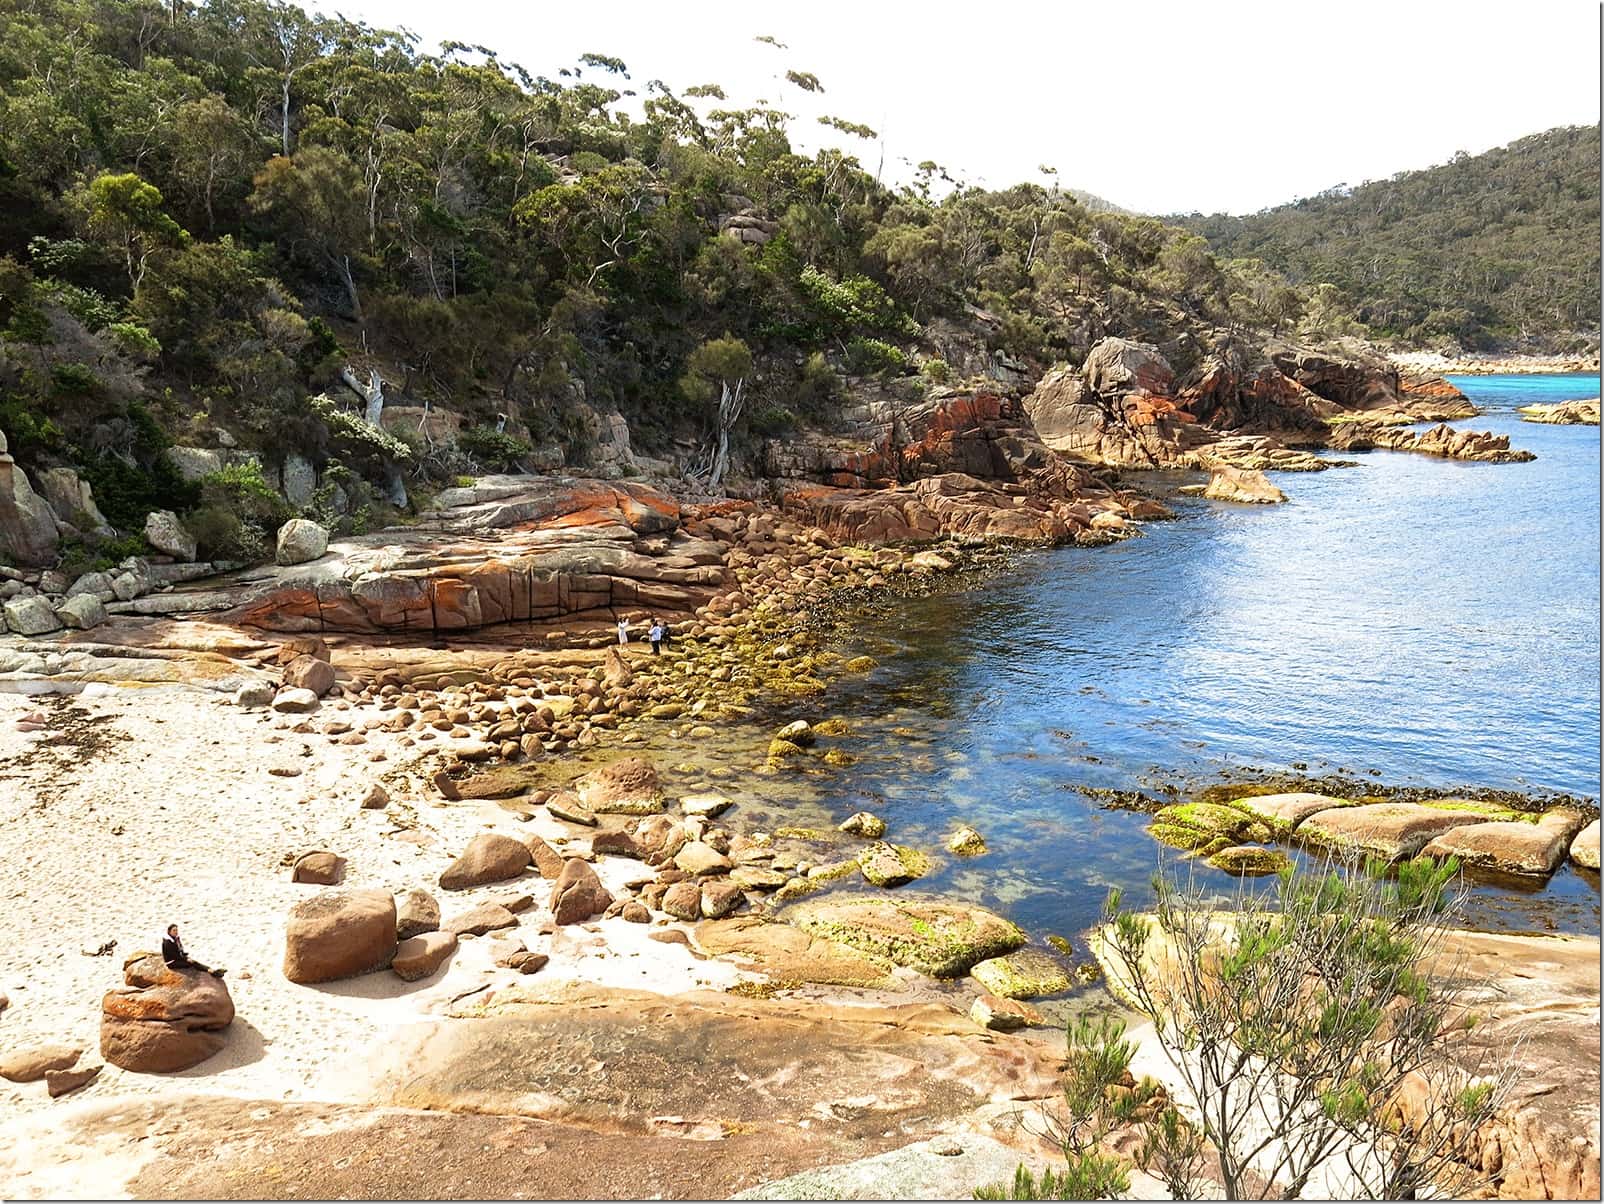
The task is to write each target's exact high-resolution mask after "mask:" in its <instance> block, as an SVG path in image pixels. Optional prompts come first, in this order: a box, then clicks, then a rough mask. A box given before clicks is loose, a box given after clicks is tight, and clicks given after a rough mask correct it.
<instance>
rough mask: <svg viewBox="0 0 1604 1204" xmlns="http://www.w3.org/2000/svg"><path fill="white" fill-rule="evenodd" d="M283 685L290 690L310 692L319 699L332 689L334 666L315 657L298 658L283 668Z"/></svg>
mask: <svg viewBox="0 0 1604 1204" xmlns="http://www.w3.org/2000/svg"><path fill="white" fill-rule="evenodd" d="M284 685H285V688H286V689H291V690H310V691H311V692H312V693H313V694H316V695H317V696H318V697H319V698H321V697H323V695H325V694H327V693H328V692H329V691H330V690H332V689H333V688H334V666H333V665H331V664H329V662H328V661H326V660H319V659H318V658H317V657H315V656H298V657H296V658H295V659H294V660H292V661H291V662H290V663H289V664H287V665H285V666H284Z"/></svg>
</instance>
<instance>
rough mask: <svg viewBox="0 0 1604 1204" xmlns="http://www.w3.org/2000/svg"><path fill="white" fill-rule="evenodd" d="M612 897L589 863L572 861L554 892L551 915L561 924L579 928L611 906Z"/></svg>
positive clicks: (572, 859)
mask: <svg viewBox="0 0 1604 1204" xmlns="http://www.w3.org/2000/svg"><path fill="white" fill-rule="evenodd" d="M612 903H613V896H612V895H611V894H610V893H609V892H608V890H607V888H606V887H605V886H603V885H602V883H601V879H600V878H598V877H596V871H595V870H593V869H591V868H590V865H589V863H588V862H584V861H581V860H580V859H579V858H577V857H571V858H569V859H568V861H567V862H566V863H565V864H564V865H563V871H562V873H561V874H559V875H558V876H557V881H556V882H555V883H553V884H552V888H551V914H552V918H553V919H555V920H556V921H557V923H559V924H578V923H580V922H581V921H584V920H588V919H590V917H591V916H594V915H600V914H601V913H602V912H604V911H606V910H607V909H608V908H609V907H611V906H612Z"/></svg>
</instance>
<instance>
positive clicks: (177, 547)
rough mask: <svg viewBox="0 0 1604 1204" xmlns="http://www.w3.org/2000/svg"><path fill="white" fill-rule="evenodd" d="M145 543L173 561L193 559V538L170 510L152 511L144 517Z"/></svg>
mask: <svg viewBox="0 0 1604 1204" xmlns="http://www.w3.org/2000/svg"><path fill="white" fill-rule="evenodd" d="M145 542H147V543H148V544H150V546H151V547H153V548H155V549H156V550H157V551H158V552H162V553H165V554H166V555H168V556H171V557H172V558H173V559H174V560H182V561H184V562H186V563H187V562H189V561H192V560H194V559H195V537H194V536H193V535H191V534H190V533H189V532H188V531H187V530H185V528H184V524H183V523H181V522H179V521H178V515H176V514H174V513H173V512H172V511H171V510H152V511H151V512H150V513H149V514H147V515H146V516H145Z"/></svg>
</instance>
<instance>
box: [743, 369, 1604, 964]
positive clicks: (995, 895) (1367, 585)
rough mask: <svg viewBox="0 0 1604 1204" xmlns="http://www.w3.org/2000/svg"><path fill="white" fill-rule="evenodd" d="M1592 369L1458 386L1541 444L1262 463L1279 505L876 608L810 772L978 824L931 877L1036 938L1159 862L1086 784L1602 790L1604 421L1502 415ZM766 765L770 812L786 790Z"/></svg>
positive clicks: (1523, 896)
mask: <svg viewBox="0 0 1604 1204" xmlns="http://www.w3.org/2000/svg"><path fill="white" fill-rule="evenodd" d="M1597 384H1598V382H1597V380H1596V379H1595V378H1587V377H1581V378H1576V377H1571V378H1523V379H1520V380H1518V381H1516V382H1515V383H1513V384H1511V383H1509V382H1508V381H1507V380H1505V379H1504V378H1479V379H1470V380H1466V381H1463V382H1461V387H1463V388H1465V389H1466V391H1467V392H1468V393H1469V394H1470V395H1471V397H1472V398H1473V399H1475V400H1477V401H1478V403H1479V404H1481V405H1483V406H1484V408H1487V409H1488V410H1489V413H1488V414H1486V415H1484V416H1483V417H1481V418H1477V419H1473V420H1471V422H1470V425H1473V426H1475V427H1476V428H1477V429H1489V428H1490V429H1492V430H1494V431H1498V432H1505V433H1508V434H1510V435H1511V437H1512V441H1513V442H1514V443H1515V445H1516V446H1519V447H1526V448H1529V449H1530V450H1532V451H1534V452H1536V453H1537V456H1538V460H1537V461H1536V462H1534V463H1531V464H1521V465H1484V464H1460V463H1453V462H1449V461H1442V460H1435V459H1430V458H1427V457H1422V456H1413V455H1406V454H1401V453H1391V452H1375V453H1370V454H1364V455H1360V456H1359V457H1358V459H1359V460H1360V466H1359V467H1357V468H1349V469H1333V470H1331V471H1329V472H1325V473H1317V474H1292V473H1288V474H1276V476H1277V478H1278V479H1277V483H1278V484H1279V485H1281V487H1282V488H1283V489H1284V490H1285V491H1286V493H1287V494H1288V496H1289V498H1290V499H1291V500H1290V502H1289V503H1288V504H1286V505H1284V506H1275V507H1263V508H1260V507H1234V506H1229V505H1225V504H1219V503H1210V502H1204V501H1202V500H1200V499H1191V498H1184V497H1183V498H1179V499H1177V501H1176V506H1177V509H1178V511H1179V513H1180V515H1181V517H1180V520H1179V521H1177V522H1174V523H1166V524H1150V525H1148V526H1147V527H1146V530H1145V534H1144V536H1143V537H1142V538H1140V539H1136V540H1131V541H1128V542H1126V543H1123V544H1120V545H1117V546H1114V547H1111V548H1104V549H1097V550H1082V549H1073V548H1066V549H1060V550H1057V551H1052V552H1044V553H1040V554H1032V555H1027V556H1022V557H1020V558H1019V559H1018V560H1017V561H1016V562H1015V563H1014V565H1013V566H1012V567H1011V568H1010V569H1009V570H1008V571H1007V572H1005V573H1004V574H1003V575H1002V576H1001V577H1000V578H996V579H993V580H990V581H988V582H986V583H985V584H984V586H983V587H982V588H977V589H973V590H969V591H965V592H960V593H956V594H949V595H946V596H942V597H932V598H924V599H917V600H902V601H897V602H896V603H894V604H891V605H887V606H882V607H878V608H876V610H875V611H872V612H870V613H869V614H867V615H865V616H864V625H865V630H866V633H867V635H868V638H867V639H858V640H857V641H855V642H852V643H851V651H853V652H857V651H863V650H868V651H871V652H872V653H873V655H875V656H876V657H877V658H878V659H880V661H881V662H882V666H881V668H880V669H878V670H876V671H875V672H874V673H873V674H872V675H870V677H868V678H866V679H861V680H860V681H858V682H857V683H855V684H850V685H843V686H838V687H835V688H833V689H832V690H831V693H830V695H829V697H828V699H827V702H826V705H827V706H828V707H829V709H830V711H831V712H835V713H841V714H844V715H846V716H848V717H849V718H850V719H851V720H852V721H853V723H854V725H855V726H856V728H857V730H858V735H857V738H849V739H844V740H842V741H841V742H840V743H841V744H842V746H843V747H844V748H847V749H848V750H850V751H852V752H854V753H857V754H859V755H860V756H861V758H862V759H861V761H860V762H859V764H858V765H857V766H856V767H855V768H854V769H852V770H850V771H847V772H845V773H843V774H841V775H838V776H837V775H832V776H831V777H830V778H829V779H828V780H826V781H823V782H811V781H810V782H809V785H808V788H807V789H806V790H804V791H799V792H798V793H799V795H802V796H805V797H806V801H807V803H808V804H809V805H808V807H807V809H808V810H809V811H810V812H811V811H815V810H822V811H824V812H827V813H828V815H829V816H831V817H833V818H834V819H836V820H839V819H840V818H842V817H844V816H845V815H847V814H850V813H851V812H852V811H855V810H859V809H864V808H867V809H870V810H874V811H876V812H877V813H878V814H880V815H882V816H883V817H884V818H885V819H886V820H887V822H888V823H889V824H890V825H891V828H892V833H893V835H894V837H896V838H899V839H906V840H909V841H910V842H913V843H920V844H922V845H925V846H926V847H931V846H933V847H936V848H940V846H941V843H942V842H943V840H944V837H945V836H946V835H947V834H948V833H950V832H951V831H952V829H953V828H955V827H956V826H957V825H958V824H960V823H970V824H973V825H974V826H976V827H977V828H979V829H980V831H981V832H982V833H983V834H984V835H985V837H986V839H987V842H988V844H989V845H990V848H991V851H990V852H989V853H988V854H987V855H985V856H984V857H982V858H980V859H978V860H974V861H960V860H959V859H957V858H953V857H950V856H947V858H946V861H945V863H944V864H943V865H942V867H941V869H940V871H939V872H938V874H937V875H936V876H935V877H934V878H932V879H931V880H930V882H929V885H931V886H932V887H934V888H936V889H947V890H952V891H954V892H955V893H959V894H962V895H965V896H967V897H971V898H975V899H977V900H979V901H983V902H985V903H988V904H990V905H992V906H996V907H999V908H1000V909H1001V910H1003V911H1005V912H1007V913H1008V914H1010V915H1012V916H1013V917H1014V918H1016V919H1017V920H1019V921H1020V922H1022V923H1024V924H1026V925H1027V926H1029V927H1031V928H1033V929H1035V930H1037V931H1038V932H1040V931H1057V932H1073V931H1078V930H1080V929H1083V928H1085V927H1086V926H1087V925H1088V924H1089V923H1091V922H1092V920H1094V919H1095V917H1096V913H1097V909H1098V907H1099V906H1100V905H1101V902H1102V899H1103V896H1104V893H1105V892H1106V889H1107V888H1108V887H1109V886H1114V885H1117V886H1121V887H1124V888H1127V890H1128V891H1129V892H1131V894H1132V898H1133V899H1140V898H1141V897H1142V896H1143V895H1144V893H1145V890H1144V886H1145V884H1146V883H1147V882H1148V881H1149V880H1150V878H1151V875H1152V873H1153V870H1154V868H1155V865H1156V860H1157V846H1155V845H1154V843H1153V842H1152V841H1151V840H1150V839H1148V838H1147V837H1146V836H1145V835H1144V834H1143V831H1142V829H1143V828H1144V826H1145V823H1146V819H1145V817H1144V816H1141V815H1138V814H1131V813H1126V812H1117V811H1106V810H1100V809H1099V808H1098V807H1097V806H1096V804H1095V803H1093V802H1091V801H1089V800H1087V799H1086V798H1085V797H1083V796H1082V795H1080V794H1078V793H1076V792H1075V790H1074V789H1073V787H1075V786H1077V785H1091V786H1101V787H1115V788H1144V787H1146V788H1148V789H1152V788H1153V785H1154V783H1155V782H1159V781H1172V780H1174V779H1175V778H1176V777H1177V776H1183V775H1185V776H1190V775H1219V774H1221V773H1226V772H1241V771H1243V770H1244V769H1245V768H1246V767H1252V766H1257V767H1264V768H1273V769H1283V770H1284V769H1290V768H1302V767H1304V766H1306V767H1307V771H1308V773H1310V774H1311V775H1316V776H1318V775H1321V774H1326V773H1335V772H1341V773H1344V774H1351V775H1370V776H1374V777H1375V778H1377V779H1378V780H1381V781H1385V782H1388V783H1393V784H1403V783H1418V784H1421V785H1429V786H1436V787H1452V786H1459V785H1464V786H1495V787H1503V788H1509V789H1516V790H1526V791H1559V792H1565V793H1570V794H1575V795H1580V796H1596V795H1597V794H1598V793H1599V755H1598V748H1599V745H1598V738H1599V690H1598V672H1599V608H1598V582H1599V577H1598V573H1599V550H1598V535H1599V527H1598V485H1599V444H1598V434H1599V432H1598V429H1597V428H1593V427H1551V426H1539V425H1533V424H1528V423H1521V422H1519V421H1518V420H1516V419H1515V418H1514V416H1513V415H1512V414H1511V413H1510V412H1509V409H1510V407H1512V406H1513V405H1517V404H1521V405H1523V404H1528V403H1529V402H1532V401H1541V400H1563V399H1567V398H1570V397H1581V396H1590V395H1592V394H1593V393H1596V391H1597ZM865 645H867V647H865ZM802 713H806V712H805V710H804V711H803V712H802ZM897 730H900V731H902V732H904V733H906V734H901V735H899V734H895V733H896V731H897ZM772 781H773V787H774V792H775V797H773V798H772V802H774V803H779V804H781V807H780V808H779V809H780V810H784V809H785V808H786V806H787V805H789V803H790V802H792V801H798V802H800V801H802V800H801V798H797V799H795V800H787V799H785V798H784V796H785V795H786V794H787V793H789V792H790V791H791V790H792V789H793V788H792V787H789V786H787V785H786V784H785V783H784V782H783V781H782V780H772ZM784 822H791V823H795V822H798V821H796V820H786V821H784ZM1198 872H1199V874H1200V875H1202V876H1204V877H1205V878H1208V879H1209V880H1211V881H1212V880H1218V882H1219V884H1220V886H1221V888H1222V889H1232V888H1233V884H1232V883H1231V880H1229V879H1227V878H1225V877H1224V876H1223V875H1218V874H1215V873H1214V872H1213V871H1209V870H1206V869H1200V870H1199V871H1198ZM1597 907H1598V884H1597V878H1596V876H1591V875H1590V876H1588V878H1586V879H1584V878H1583V877H1582V876H1581V875H1580V874H1578V873H1577V872H1575V871H1573V870H1571V869H1570V868H1565V869H1562V870H1561V871H1560V872H1559V873H1558V874H1556V875H1555V877H1554V879H1553V880H1552V882H1551V883H1550V885H1549V887H1548V888H1547V889H1546V890H1544V891H1541V892H1538V893H1536V894H1531V893H1529V892H1521V891H1518V890H1513V889H1510V888H1494V887H1480V888H1477V890H1476V891H1475V896H1474V898H1473V900H1472V907H1471V912H1470V918H1471V921H1472V922H1474V923H1478V924H1486V925H1489V926H1497V927H1515V928H1542V927H1546V926H1549V925H1551V924H1552V925H1557V926H1558V927H1561V928H1564V929H1567V930H1587V931H1593V932H1596V931H1598V916H1597Z"/></svg>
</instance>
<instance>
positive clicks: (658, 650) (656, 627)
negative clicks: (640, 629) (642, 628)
mask: <svg viewBox="0 0 1604 1204" xmlns="http://www.w3.org/2000/svg"><path fill="white" fill-rule="evenodd" d="M646 638H647V639H648V640H650V641H651V644H652V655H653V656H660V655H661V654H662V651H663V625H662V623H660V622H658V621H657V620H656V619H653V620H652V627H651V630H650V631H648V632H647V633H646Z"/></svg>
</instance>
